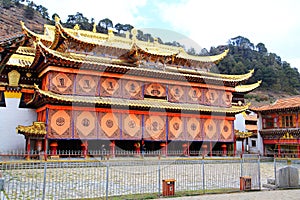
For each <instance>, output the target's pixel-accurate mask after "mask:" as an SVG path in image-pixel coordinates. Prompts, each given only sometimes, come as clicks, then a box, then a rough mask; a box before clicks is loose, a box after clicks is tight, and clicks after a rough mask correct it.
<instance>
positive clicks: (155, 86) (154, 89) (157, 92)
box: [144, 83, 166, 97]
mask: <svg viewBox="0 0 300 200" xmlns="http://www.w3.org/2000/svg"><path fill="white" fill-rule="evenodd" d="M144 94H145V95H148V96H153V97H165V96H166V87H165V86H164V85H161V84H159V83H150V84H146V85H145V90H144Z"/></svg>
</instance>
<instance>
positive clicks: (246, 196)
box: [167, 189, 300, 200]
mask: <svg viewBox="0 0 300 200" xmlns="http://www.w3.org/2000/svg"><path fill="white" fill-rule="evenodd" d="M167 199H168V200H185V199H188V200H192V199H195V200H196V199H197V200H201V199H203V200H269V199H270V200H299V199H300V190H298V189H297V190H296V189H295V190H272V191H267V190H263V191H257V192H239V193H228V194H207V195H200V196H191V197H178V198H167Z"/></svg>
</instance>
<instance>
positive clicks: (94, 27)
mask: <svg viewBox="0 0 300 200" xmlns="http://www.w3.org/2000/svg"><path fill="white" fill-rule="evenodd" d="M93 33H97V25H96V23H95V22H94V24H93Z"/></svg>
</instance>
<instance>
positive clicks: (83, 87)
mask: <svg viewBox="0 0 300 200" xmlns="http://www.w3.org/2000/svg"><path fill="white" fill-rule="evenodd" d="M98 82H99V78H97V77H95V76H87V75H77V76H76V94H80V95H91V96H98V95H99V94H98V90H97V89H98Z"/></svg>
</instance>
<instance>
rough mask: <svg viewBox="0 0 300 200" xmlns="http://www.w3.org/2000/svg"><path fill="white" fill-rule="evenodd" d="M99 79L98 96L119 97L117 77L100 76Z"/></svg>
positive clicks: (119, 89) (119, 90)
mask: <svg viewBox="0 0 300 200" xmlns="http://www.w3.org/2000/svg"><path fill="white" fill-rule="evenodd" d="M100 80H101V81H100V82H101V83H100V96H109V97H121V85H120V81H119V80H118V79H115V78H105V77H102V78H101V79H100Z"/></svg>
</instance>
